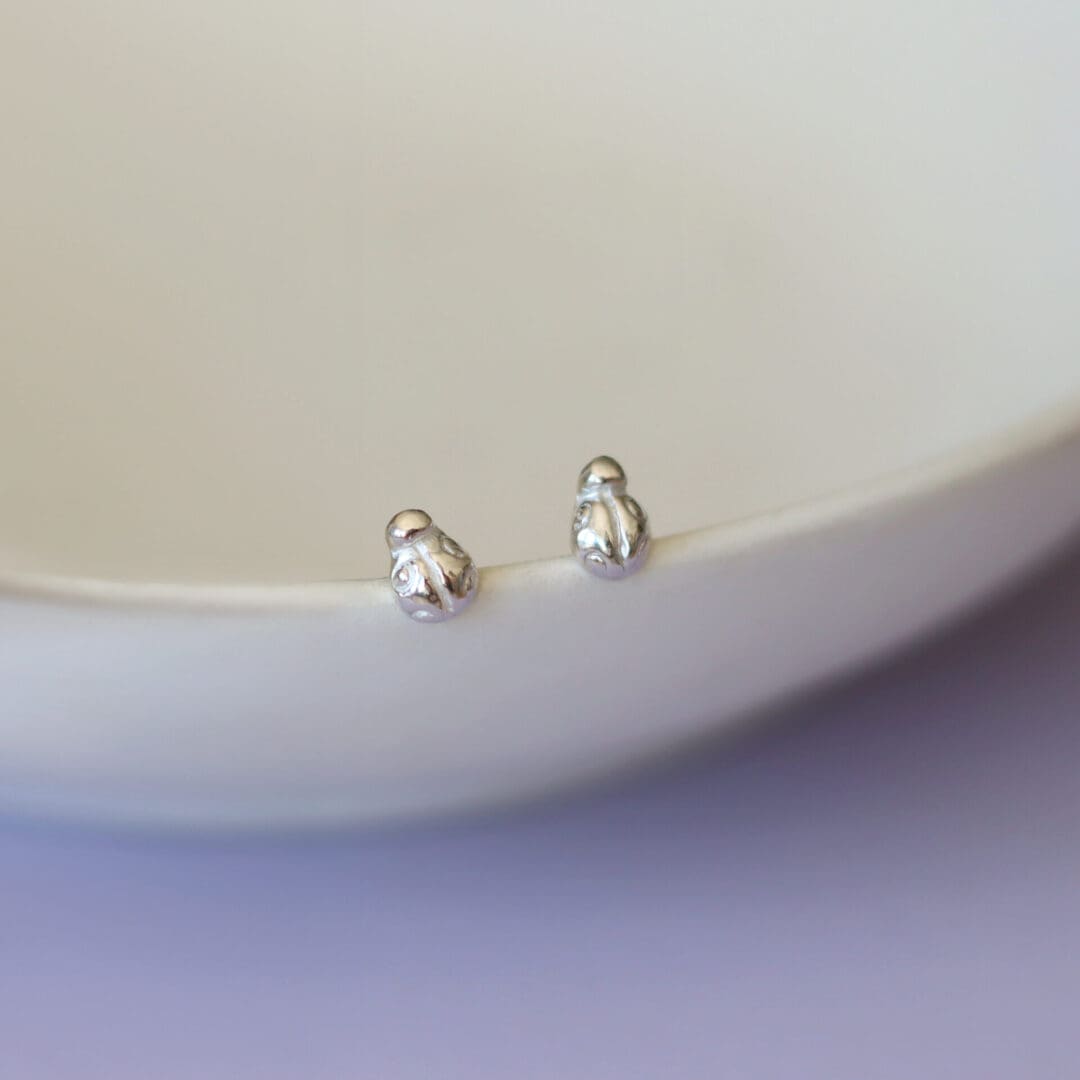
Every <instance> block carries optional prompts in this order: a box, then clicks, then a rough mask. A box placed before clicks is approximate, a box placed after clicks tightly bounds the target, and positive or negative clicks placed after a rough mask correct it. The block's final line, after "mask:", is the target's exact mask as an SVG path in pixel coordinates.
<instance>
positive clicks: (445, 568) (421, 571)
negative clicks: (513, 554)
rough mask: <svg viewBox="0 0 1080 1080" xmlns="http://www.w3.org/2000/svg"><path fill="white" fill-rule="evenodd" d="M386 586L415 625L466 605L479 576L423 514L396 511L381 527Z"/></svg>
mask: <svg viewBox="0 0 1080 1080" xmlns="http://www.w3.org/2000/svg"><path fill="white" fill-rule="evenodd" d="M386 544H387V547H389V548H390V560H391V568H390V584H391V586H392V587H393V589H394V592H395V594H396V595H397V601H398V605H399V607H400V608H401V610H402V611H404V612H405V614H406V615H408V616H409V617H410V618H412V619H416V620H417V622H442V621H443V620H444V619H449V618H451V617H453V616H454V615H459V614H460V613H461V612H462V611H464V610H465V609H466V608H467V607H468V606H469V604H470V603H471V602H472V599H473V597H474V596H475V595H476V588H477V585H478V584H479V581H480V575H479V573H478V571H477V569H476V564H475V563H474V562H473V561H472V558H471V557H470V556H469V553H468V552H467V551H465V550H464V549H463V548H462V547H461V545H460V544H458V543H457V542H456V541H455V540H451V539H450V537H449V536H447V535H446V533H444V532H443V531H442V529H440V528H439V527H438V526H437V525H435V524H434V522H432V520H431V517H430V516H429V515H428V514H427V513H425V512H424V511H423V510H402V511H401V512H400V513H397V514H395V515H394V516H393V517H392V518H391V519H390V522H389V524H388V525H387V526H386Z"/></svg>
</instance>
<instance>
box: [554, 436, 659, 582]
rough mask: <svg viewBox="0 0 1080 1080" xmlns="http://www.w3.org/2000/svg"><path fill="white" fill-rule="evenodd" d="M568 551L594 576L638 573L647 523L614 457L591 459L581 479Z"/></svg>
mask: <svg viewBox="0 0 1080 1080" xmlns="http://www.w3.org/2000/svg"><path fill="white" fill-rule="evenodd" d="M570 547H571V550H572V551H573V552H574V554H575V555H577V557H578V561H579V562H580V563H581V565H582V566H584V567H585V569H586V570H588V571H589V573H590V574H594V575H596V576H597V577H601V578H621V577H626V576H627V575H628V574H632V573H634V572H635V571H636V570H639V569H640V568H641V566H642V564H643V563H644V562H645V558H646V556H647V555H648V551H649V519H648V517H647V516H646V514H645V511H644V510H642V508H641V506H640V504H639V503H638V502H637V500H636V499H634V498H632V497H631V496H630V495H627V493H626V473H625V472H623V469H622V466H621V465H620V464H619V463H618V462H617V461H616V460H615V459H614V458H612V457H607V456H606V455H604V456H602V457H598V458H593V460H592V461H590V462H589V464H588V465H586V466H585V468H584V469H582V470H581V475H580V476H579V477H578V490H577V507H576V509H575V512H574V519H573V522H572V524H571V526H570Z"/></svg>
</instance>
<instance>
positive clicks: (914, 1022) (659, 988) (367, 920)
mask: <svg viewBox="0 0 1080 1080" xmlns="http://www.w3.org/2000/svg"><path fill="white" fill-rule="evenodd" d="M0 957H2V962H0V1075H3V1076H11V1077H19V1078H20V1080H37V1078H39V1077H41V1078H49V1080H55V1078H66V1077H79V1078H85V1077H108V1078H110V1080H126V1078H128V1077H133V1078H134V1077H138V1078H140V1080H143V1078H147V1077H153V1078H155V1080H172V1078H173V1077H176V1078H190V1077H199V1078H200V1080H217V1078H222V1080H225V1078H228V1080H244V1078H247V1077H253V1078H254V1077H258V1078H260V1080H274V1078H279V1077H280V1078H285V1077H287V1078H293V1077H296V1078H304V1080H315V1078H322V1077H330V1078H335V1080H336V1078H339V1077H371V1078H380V1080H382V1078H388V1080H394V1078H398V1077H406V1078H414V1077H415V1078H425V1080H438V1078H440V1077H463V1078H466V1077H467V1078H469V1080H477V1078H487V1077H492V1078H499V1080H505V1078H508V1077H513V1078H515V1080H529V1078H533V1077H537V1078H539V1077H543V1078H548V1077H551V1078H558V1080H574V1078H577V1077H583V1078H588V1080H604V1078H608V1077H610V1078H612V1080H615V1078H618V1080H628V1078H634V1077H664V1078H672V1077H693V1078H697V1077H702V1078H704V1077H709V1078H712V1077H728V1076H731V1077H738V1078H745V1077H754V1078H762V1077H799V1078H800V1080H806V1078H809V1077H815V1078H816V1077H822V1078H829V1080H837V1078H847V1077H852V1078H856V1077H857V1078H859V1080H874V1078H878V1077H888V1078H893V1077H895V1078H897V1080H910V1078H911V1077H913V1076H920V1077H961V1076H980V1077H988V1078H990V1077H993V1078H996V1077H1035V1076H1062V1077H1064V1076H1072V1075H1076V1071H1075V1070H1076V1062H1077V1060H1078V1058H1080V1031H1078V1030H1077V1027H1076V1023H1075V1021H1076V1015H1077V1005H1078V1002H1080V549H1077V550H1074V552H1073V553H1072V554H1071V555H1070V556H1068V557H1066V558H1065V559H1064V560H1062V561H1060V562H1058V563H1057V564H1056V565H1055V566H1054V567H1052V568H1050V570H1049V571H1047V572H1046V573H1045V574H1044V575H1043V576H1042V577H1040V578H1039V579H1038V580H1036V581H1034V582H1032V583H1031V584H1029V585H1028V586H1027V587H1026V588H1025V589H1024V590H1023V591H1022V592H1020V593H1019V594H1017V595H1015V596H1014V597H1012V598H1011V599H1008V600H1005V601H1003V602H1001V603H999V604H998V605H996V606H995V607H994V608H993V609H991V610H990V611H988V612H986V613H985V614H983V615H981V616H979V617H978V618H977V619H976V620H974V621H973V622H970V623H968V624H966V625H964V626H963V627H961V628H959V629H957V630H954V631H952V632H950V633H949V634H948V635H947V636H946V637H944V638H941V639H940V640H938V641H936V642H933V643H931V644H929V645H927V646H925V647H923V648H922V649H920V650H919V651H918V652H917V653H915V654H912V655H909V656H907V657H905V658H902V659H901V660H899V661H898V662H894V663H893V664H891V665H890V666H888V667H887V668H885V669H882V670H879V671H876V672H873V673H871V674H869V675H867V676H864V677H863V678H861V679H859V680H858V681H856V682H854V683H851V684H848V685H847V686H844V687H841V688H838V689H834V690H831V691H829V692H828V693H826V694H824V695H822V696H819V697H818V698H816V699H814V700H812V701H810V702H807V703H803V704H801V705H798V706H797V707H794V708H792V709H789V710H786V711H785V713H784V714H783V715H782V716H781V717H779V718H778V720H776V721H775V722H774V723H773V724H772V725H771V726H770V727H767V728H766V729H765V730H762V731H759V732H757V733H752V734H750V735H748V736H747V737H745V738H744V739H742V740H741V741H739V742H737V743H735V744H731V743H728V744H727V745H723V746H718V747H716V748H715V749H713V750H709V751H708V752H706V751H705V750H703V751H702V753H701V754H700V755H699V756H698V757H697V758H696V759H695V760H693V761H690V762H686V761H684V762H682V763H680V764H678V765H674V766H669V767H667V768H666V769H664V770H662V771H661V772H656V773H653V774H651V775H649V776H646V777H643V778H640V779H637V780H633V781H627V782H625V783H624V784H622V785H620V786H618V787H616V788H609V789H608V790H605V791H600V792H596V793H593V794H589V795H583V796H578V797H576V798H573V799H567V800H566V801H565V802H564V803H563V804H562V805H558V806H555V805H550V804H549V805H546V806H541V807H536V808H532V809H529V810H523V811H518V812H516V813H514V814H513V815H508V816H504V817H502V818H491V819H484V820H471V821H459V822H456V823H450V824H444V825H438V824H429V825H424V826H420V827H412V828H408V829H400V830H395V831H384V832H381V833H368V834H355V835H342V834H338V835H336V836H327V837H318V836H316V837H307V838H299V839H281V840H275V841H267V840H261V841H255V840H242V841H220V840H219V841H199V840H176V839H173V840H169V839H154V838H147V837H135V836H115V835H112V836H109V835H102V834H94V833H90V832H80V831H77V830H64V829H54V828H50V827H45V826H30V825H26V824H20V823H14V822H7V823H0Z"/></svg>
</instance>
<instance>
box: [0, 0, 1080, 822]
mask: <svg viewBox="0 0 1080 1080" xmlns="http://www.w3.org/2000/svg"><path fill="white" fill-rule="evenodd" d="M10 23H11V26H10V32H6V33H5V35H4V39H3V42H2V43H0V59H2V63H0V82H2V84H3V85H2V87H0V89H3V90H4V91H5V92H4V94H3V100H4V106H3V108H4V110H5V116H4V119H5V125H4V136H3V137H4V138H5V139H6V140H7V143H8V146H9V148H10V149H11V150H13V151H16V152H15V153H12V154H10V155H9V157H10V158H11V161H12V165H11V168H10V170H9V175H8V176H7V177H6V181H5V183H6V185H7V188H8V190H9V191H10V196H9V197H8V198H6V199H5V201H4V204H3V206H2V207H0V216H2V221H0V224H2V225H3V230H4V235H5V237H7V238H8V240H7V241H6V242H5V244H4V246H3V248H2V249H0V274H2V276H3V281H4V290H3V293H2V301H0V302H2V304H3V315H4V317H3V319H2V320H0V349H2V354H0V374H2V376H3V380H4V381H3V387H4V391H5V392H4V393H3V394H0V496H2V498H3V507H4V514H3V519H2V521H0V619H2V622H0V633H2V635H3V649H2V650H0V738H2V742H3V746H4V754H3V756H2V758H0V784H2V789H0V790H2V793H3V797H5V798H7V799H8V800H10V801H11V802H12V803H17V804H19V805H23V806H31V807H35V808H39V809H65V808H66V809H67V810H69V811H70V812H85V813H93V814H99V815H107V816H110V817H118V818H124V819H143V820H151V819H152V820H173V821H189V822H199V823H207V824H212V823H219V822H223V821H235V822H249V823H259V822H273V821H281V822H291V821H297V820H302V819H315V820H338V819H342V818H351V817H357V816H373V815H379V814H385V813H390V812H397V811H417V810H438V809H442V808H446V807H450V806H456V805H461V804H463V803H472V802H480V801H485V800H489V799H502V798H509V797H515V796H518V795H523V794H529V793H532V792H535V791H539V790H543V789H545V788H547V787H550V786H552V785H554V784H559V783H564V782H568V781H572V780H577V779H581V778H584V777H587V776H589V775H591V774H593V773H595V772H599V771H603V770H606V769H609V768H612V767H617V766H619V765H622V764H625V763H628V762H631V761H635V760H637V759H639V758H640V757H641V756H642V755H645V754H648V753H652V752H654V751H656V750H659V749H662V748H664V747H667V746H670V745H672V744H673V743H674V742H676V741H677V740H678V739H680V738H682V737H684V736H689V735H692V734H694V733H696V732H699V731H703V730H706V729H708V728H710V727H713V726H715V725H717V724H719V723H721V722H723V721H725V720H730V719H731V718H733V717H734V716H736V715H737V714H739V713H741V712H742V711H743V710H745V709H747V708H750V707H753V706H755V705H758V704H760V703H762V702H764V701H766V700H769V699H771V698H773V697H775V696H777V695H778V694H781V693H785V692H788V691H790V690H794V689H796V688H798V687H800V686H802V685H805V684H806V683H807V682H808V681H813V680H815V679H818V678H821V677H824V676H825V675H827V674H829V673H831V672H834V671H836V670H839V669H840V668H842V667H844V666H847V665H850V664H852V663H855V662H857V661H859V660H862V659H864V658H867V657H869V656H872V655H874V654H875V653H877V652H879V651H880V650H882V649H884V648H888V647H890V646H893V645H895V644H896V643H898V642H900V641H902V640H905V639H906V638H908V637H909V636H910V635H912V634H913V633H916V632H917V631H919V630H920V629H923V628H925V627H927V626H930V625H933V624H934V623H935V622H936V621H938V620H939V619H940V618H942V617H944V616H946V615H948V614H951V613H952V612H954V611H956V610H958V609H959V608H961V607H962V606H964V605H965V604H967V603H968V602H970V601H971V600H973V599H975V598H976V597H978V596H980V595H982V594H983V593H984V592H985V591H986V590H987V589H989V588H991V587H992V586H993V585H995V584H996V583H998V582H1000V581H1001V580H1002V579H1003V578H1005V577H1007V576H1008V575H1009V574H1011V573H1012V572H1014V571H1016V570H1018V569H1019V568H1021V567H1022V566H1023V565H1025V564H1026V563H1027V562H1029V561H1030V560H1031V559H1032V558H1034V557H1035V556H1036V555H1037V554H1039V553H1040V552H1041V551H1043V550H1045V549H1046V548H1047V547H1049V546H1051V545H1052V544H1053V543H1054V542H1055V541H1056V540H1058V539H1059V538H1060V537H1061V536H1062V535H1063V534H1064V533H1065V532H1066V531H1068V529H1069V528H1070V527H1071V526H1072V525H1073V524H1074V523H1075V521H1076V519H1077V516H1078V513H1080V482H1078V480H1077V476H1078V475H1080V451H1078V449H1077V441H1078V437H1077V432H1078V430H1080V422H1078V420H1077V413H1076V410H1074V409H1072V407H1071V406H1069V405H1066V406H1063V407H1059V406H1060V403H1061V402H1071V401H1074V400H1075V399H1076V397H1077V395H1080V360H1078V357H1080V320H1077V318H1076V304H1075V297H1076V296H1077V295H1080V269H1078V256H1077V252H1078V251H1080V215H1078V214H1077V211H1076V209H1075V205H1074V204H1075V191H1076V190H1077V183H1078V181H1080V150H1078V141H1077V134H1076V125H1075V123H1074V116H1073V112H1074V108H1073V102H1075V100H1076V99H1077V93H1078V91H1080V86H1078V83H1080V78H1078V75H1077V71H1076V67H1075V64H1074V63H1073V62H1072V58H1073V56H1074V55H1075V51H1076V48H1077V46H1078V45H1080V14H1077V13H1074V12H1069V11H1066V10H1064V9H1062V8H1061V7H1059V6H1054V5H1046V6H1045V8H1043V7H1040V6H1036V7H1034V8H1032V7H1031V6H1030V5H1025V6H1021V5H1014V6H1010V5H1000V6H997V7H995V9H994V12H993V13H990V12H988V11H987V10H984V9H978V10H972V11H969V12H966V13H959V12H949V13H948V18H947V19H946V18H944V17H943V16H942V15H941V13H940V12H938V11H937V10H936V9H935V8H933V7H932V6H930V5H913V6H909V7H908V8H906V9H905V10H903V11H891V10H885V9H882V10H871V9H869V8H868V7H867V6H866V5H858V4H850V5H846V4H839V5H833V6H831V7H830V8H829V9H828V10H826V11H824V12H823V11H822V10H820V9H818V8H814V9H809V8H805V7H804V6H802V5H796V4H794V3H792V4H773V5H746V6H745V7H734V8H724V9H721V10H714V9H713V8H711V7H709V6H707V5H706V6H700V5H692V4H689V3H685V4H677V5H675V7H672V6H671V5H667V6H665V7H664V8H663V9H662V10H661V9H660V8H657V7H656V5H651V4H610V5H598V6H596V7H591V8H590V9H589V10H588V11H587V12H582V11H578V10H573V9H566V10H563V11H551V10H545V11H541V10H539V9H535V10H534V9H530V8H527V7H525V6H523V5H522V6H520V7H519V6H517V5H495V4H483V3H481V4H475V5H469V6H467V8H466V9H465V10H458V9H453V8H447V7H445V6H441V5H435V4H417V5H408V6H401V5H382V4H375V3H365V4H360V5H338V4H334V3H330V2H329V0H320V2H316V3H313V4H309V5H305V6H304V7H303V9H302V10H301V9H298V8H296V7H295V5H289V4H269V5H266V6H265V7H264V8H261V9H260V17H259V18H258V19H255V20H253V19H251V18H250V12H249V11H248V10H247V8H246V7H245V5H242V4H240V3H239V2H236V0H226V2H225V3H217V4H214V5H210V4H209V3H206V2H198V3H194V4H189V5H183V6H181V7H180V8H175V9H174V8H173V7H164V6H162V7H159V6H154V5H144V4H136V3H134V2H116V3H112V4H107V5H104V6H102V5H95V6H94V7H93V8H86V7H85V6H84V5H77V4H75V3H63V4H61V10H60V12H57V10H56V7H55V5H53V7H52V8H50V9H49V10H48V11H46V10H45V9H42V10H40V11H39V10H36V9H34V8H32V7H30V8H24V9H22V10H20V11H19V12H18V13H17V14H15V15H14V16H13V18H12V19H11V20H10ZM118 27H122V28H123V33H122V34H118V33H117V28H118ZM600 451H609V452H612V453H615V454H617V455H618V456H619V457H620V458H621V459H622V461H623V463H624V464H625V465H626V466H627V468H628V470H629V471H630V473H631V475H632V479H633V487H634V490H635V493H639V494H640V496H641V499H642V502H643V503H644V504H645V505H646V506H647V507H648V509H649V513H650V517H651V519H652V523H653V528H654V531H655V533H656V534H657V535H658V536H665V535H669V536H670V534H677V533H682V532H683V531H684V530H687V529H698V528H700V527H703V526H713V525H716V523H718V522H725V521H732V520H735V521H737V522H738V523H737V524H735V525H731V526H719V527H716V528H710V529H704V530H703V531H698V532H694V533H691V534H689V535H677V536H670V538H669V539H667V540H662V541H660V542H659V543H657V545H656V548H655V551H654V553H653V556H652V559H651V561H650V564H649V566H648V567H647V568H646V570H645V571H643V572H642V574H641V575H639V576H638V577H637V578H635V579H632V580H630V581H627V582H623V583H619V584H617V585H613V584H607V585H605V584H601V583H597V582H593V581H591V580H588V579H587V578H585V577H584V576H583V575H581V573H580V571H579V569H578V568H577V567H575V566H574V564H573V562H572V560H571V559H569V558H568V557H564V558H558V559H547V560H546V561H540V562H531V563H527V564H524V565H513V566H503V567H501V568H499V569H497V570H488V571H487V572H486V574H485V577H484V584H483V588H482V591H481V594H480V597H479V599H478V600H477V602H476V604H475V605H474V607H473V609H472V610H470V612H469V613H468V614H467V615H465V616H463V617H462V618H461V619H460V620H455V621H454V622H453V623H452V624H448V625H446V626H444V627H435V628H429V627H417V626H414V625H411V624H410V623H408V622H407V621H406V620H403V619H401V618H400V615H399V614H398V613H397V612H396V610H395V608H394V602H393V597H392V595H391V594H390V593H389V591H388V589H387V588H386V586H385V582H383V581H382V580H379V581H377V582H363V581H362V582H358V583H354V584H340V585H335V584H332V583H327V584H307V583H309V582H330V581H331V579H340V578H349V577H371V578H375V577H381V575H383V574H384V573H385V565H384V564H385V551H384V550H383V546H382V527H383V525H384V524H385V521H386V519H387V517H388V516H389V515H390V513H392V512H393V511H394V510H396V509H399V508H400V507H401V506H403V505H407V504H419V505H427V506H428V507H429V508H430V509H431V510H432V512H433V514H435V516H436V517H437V518H438V519H439V520H440V521H442V522H444V523H445V525H446V527H447V529H448V530H450V531H452V532H453V534H454V535H455V536H457V537H458V538H459V539H460V540H461V542H462V543H464V544H465V545H466V546H467V547H468V548H469V550H470V552H471V553H472V554H473V555H474V556H475V557H476V559H477V562H478V563H479V564H480V565H481V566H482V567H483V566H488V567H490V566H491V565H492V564H505V563H508V562H510V561H513V560H521V559H537V558H540V559H543V558H544V557H547V556H554V555H556V554H558V553H561V552H562V551H563V550H564V546H565V529H566V517H567V514H568V512H569V510H570V508H571V506H572V499H573V481H574V477H575V475H576V470H577V469H578V468H579V467H580V465H581V463H582V462H583V461H585V460H587V459H588V458H589V457H591V456H592V455H594V454H595V453H597V452H600ZM834 492H842V493H843V494H841V495H833V494H831V493H834ZM791 506H794V507H796V508H795V509H788V510H782V511H780V512H776V511H775V508H779V507H791ZM508 508H509V509H512V513H507V510H508ZM599 642H602V643H603V647H602V648H598V647H597V643H599ZM445 686H453V687H454V694H453V695H452V700H453V704H452V705H451V706H449V707H448V706H447V705H446V703H445V700H444V696H443V695H442V694H441V693H440V688H441V687H445Z"/></svg>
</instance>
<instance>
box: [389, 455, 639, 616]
mask: <svg viewBox="0 0 1080 1080" xmlns="http://www.w3.org/2000/svg"><path fill="white" fill-rule="evenodd" d="M386 544H387V546H388V547H389V548H390V559H391V569H390V584H391V585H392V586H393V589H394V592H395V593H396V594H397V600H398V604H399V605H400V606H401V609H402V611H404V612H405V613H406V614H407V615H409V616H410V617H411V618H413V619H416V620H417V621H418V622H441V621H442V620H443V619H449V618H451V617H452V616H454V615H457V614H459V613H460V612H462V611H464V610H465V608H467V607H468V606H469V604H470V603H471V601H472V598H473V596H475V595H476V588H477V586H478V585H479V583H480V574H479V571H478V570H477V569H476V563H474V562H473V561H472V558H471V557H470V556H469V554H468V552H467V551H465V549H464V548H462V547H461V545H460V544H458V543H457V542H456V541H455V540H451V539H450V537H449V536H447V535H446V533H444V532H443V531H442V529H440V528H439V527H438V526H437V525H436V524H435V523H434V522H433V521H432V520H431V516H430V515H429V514H427V513H426V512H425V511H423V510H402V511H401V512H400V513H397V514H395V515H394V516H393V517H392V518H391V519H390V523H389V524H388V525H387V526H386ZM570 548H571V550H572V551H573V552H574V554H575V555H577V557H578V561H579V562H580V563H581V565H582V566H584V567H585V569H586V570H588V571H589V572H590V573H591V574H594V575H596V576H597V577H601V578H620V577H625V576H626V575H627V574H632V573H633V572H634V571H635V570H637V569H638V568H639V567H640V566H641V564H642V563H643V562H644V561H645V557H646V555H647V554H648V550H649V519H648V518H647V517H646V515H645V511H644V510H642V509H641V506H640V505H639V504H638V502H637V501H636V500H635V499H633V498H631V497H630V496H629V495H627V494H626V473H625V472H623V469H622V466H621V465H620V464H619V463H618V462H617V461H616V460H615V459H614V458H611V457H607V456H606V455H605V456H602V457H598V458H593V460H592V461H590V462H589V464H588V465H586V466H585V468H584V469H582V470H581V475H580V476H579V477H578V488H577V503H576V505H575V508H574V518H573V522H572V523H571V526H570Z"/></svg>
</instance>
